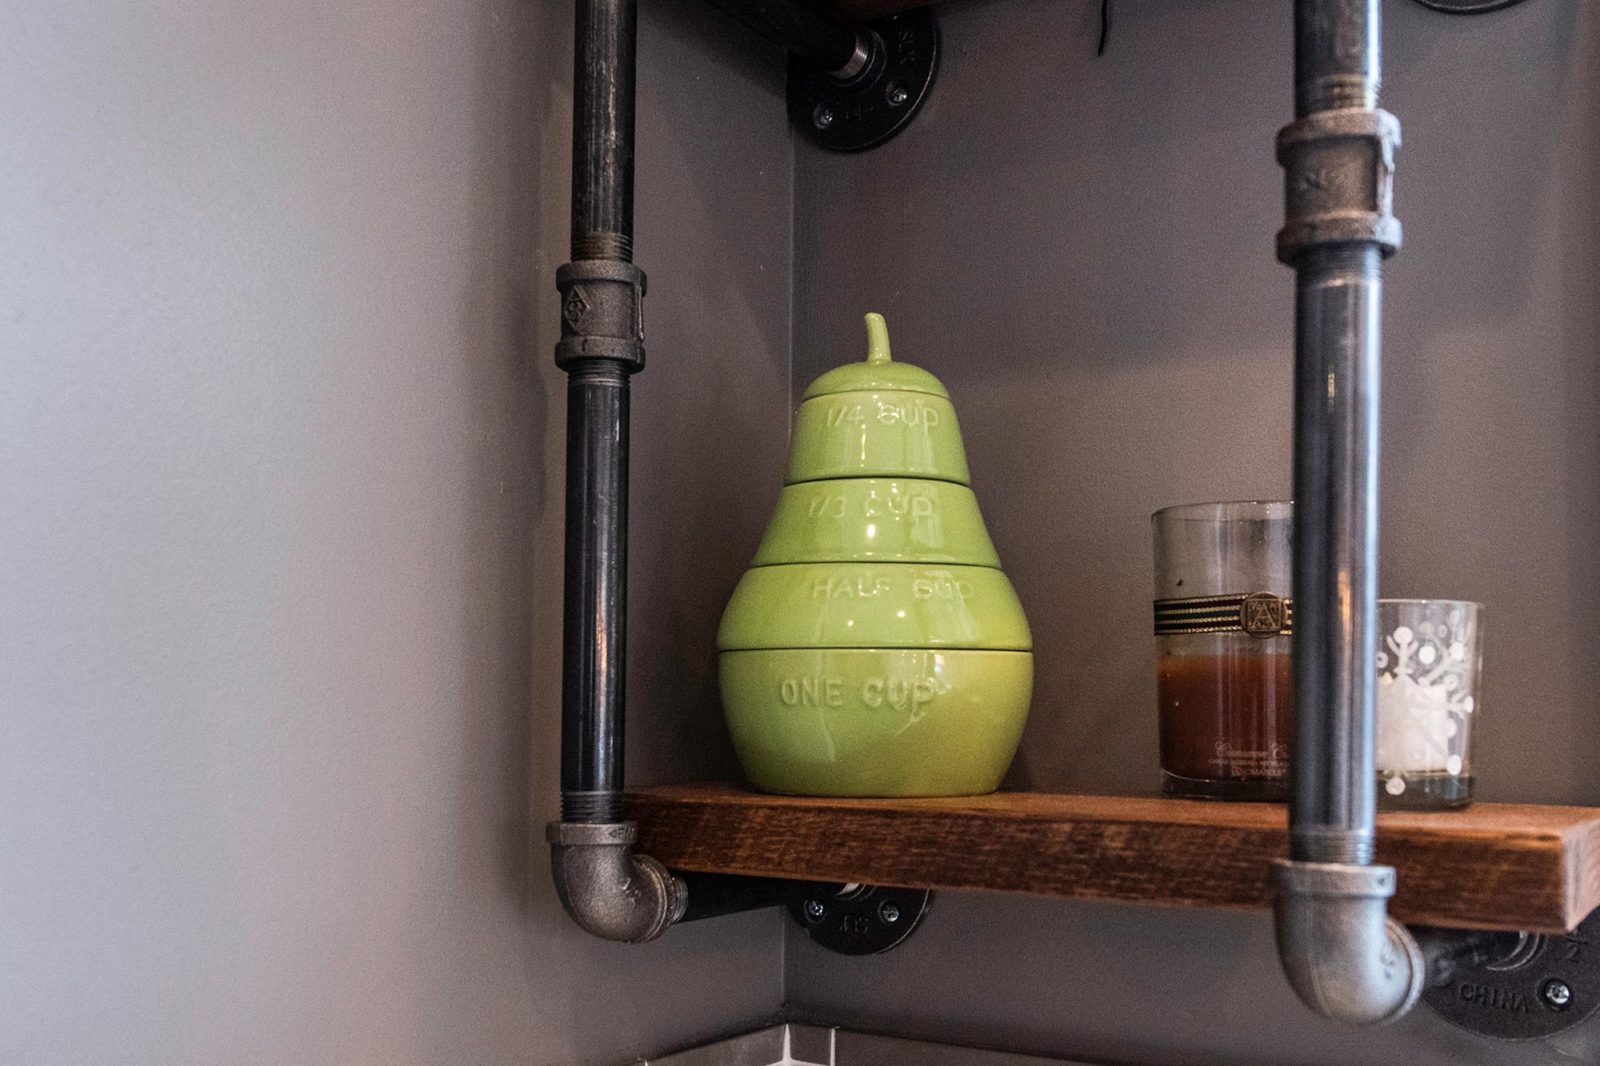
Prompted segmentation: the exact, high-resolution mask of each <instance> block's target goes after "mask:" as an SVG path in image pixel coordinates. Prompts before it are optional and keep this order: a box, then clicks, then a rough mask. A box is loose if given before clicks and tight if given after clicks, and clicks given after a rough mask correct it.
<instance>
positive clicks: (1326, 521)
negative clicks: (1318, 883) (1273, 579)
mask: <svg viewBox="0 0 1600 1066" xmlns="http://www.w3.org/2000/svg"><path fill="white" fill-rule="evenodd" d="M1297 275H1298V276H1297V284H1296V295H1295V422H1294V432H1295V451H1294V459H1295V462H1294V499H1295V544H1294V607H1295V611H1294V613H1295V630H1294V664H1295V707H1296V715H1295V723H1296V732H1295V747H1294V756H1293V758H1294V774H1293V777H1294V780H1293V785H1292V790H1291V802H1290V848H1291V850H1290V854H1291V857H1292V858H1295V859H1298V860H1301V861H1306V862H1348V863H1367V862H1371V861H1372V851H1373V817H1374V804H1375V789H1376V785H1375V782H1376V780H1377V775H1376V772H1375V771H1374V768H1373V713H1374V711H1373V683H1374V670H1373V658H1374V656H1375V655H1376V653H1377V637H1376V617H1375V616H1376V598H1377V570H1378V491H1377V490H1378V359H1379V349H1378V307H1379V298H1380V295H1381V291H1382V284H1383V283H1382V274H1381V266H1380V252H1379V250H1378V248H1377V247H1376V246H1375V245H1373V244H1369V243H1350V244H1337V245H1332V246H1329V247H1325V248H1319V249H1315V250H1312V251H1309V252H1307V253H1306V254H1305V255H1304V256H1302V257H1301V259H1300V260H1299V262H1298V263H1297Z"/></svg>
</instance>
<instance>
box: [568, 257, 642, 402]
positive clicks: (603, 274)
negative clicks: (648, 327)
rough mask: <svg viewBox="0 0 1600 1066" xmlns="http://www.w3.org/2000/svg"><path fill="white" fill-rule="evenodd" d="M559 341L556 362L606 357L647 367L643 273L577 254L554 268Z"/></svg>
mask: <svg viewBox="0 0 1600 1066" xmlns="http://www.w3.org/2000/svg"><path fill="white" fill-rule="evenodd" d="M556 288H557V289H559V290H560V291H561V340H560V342H559V343H558V344H557V345H556V365H557V366H559V367H561V368H562V369H563V370H568V369H571V368H572V366H573V365H574V364H576V363H580V362H584V361H588V360H595V359H604V360H607V361H609V362H614V363H620V364H622V368H623V370H624V371H626V372H627V373H630V374H632V373H636V372H638V371H639V370H642V369H644V294H645V274H644V271H643V270H640V269H639V268H638V267H636V266H634V265H633V264H632V263H621V262H616V261H614V260H610V259H579V260H577V261H575V262H571V263H565V264H563V265H562V266H561V267H559V268H558V269H557V270H556Z"/></svg>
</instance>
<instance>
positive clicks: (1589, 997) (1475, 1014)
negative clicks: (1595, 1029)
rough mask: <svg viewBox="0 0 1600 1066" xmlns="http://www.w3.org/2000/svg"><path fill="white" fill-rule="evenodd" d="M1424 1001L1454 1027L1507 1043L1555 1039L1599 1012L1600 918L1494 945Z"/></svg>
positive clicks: (1448, 973)
mask: <svg viewBox="0 0 1600 1066" xmlns="http://www.w3.org/2000/svg"><path fill="white" fill-rule="evenodd" d="M1422 998H1423V1001H1424V1002H1426V1003H1427V1004H1428V1006H1429V1007H1432V1008H1433V1010H1434V1011H1435V1012H1437V1013H1438V1014H1439V1015H1441V1016H1442V1017H1443V1018H1444V1019H1445V1020H1446V1021H1448V1022H1450V1024H1452V1025H1455V1026H1459V1027H1460V1028H1462V1029H1465V1030H1467V1031H1468V1032H1471V1033H1477V1034H1478V1035H1479V1036H1489V1037H1495V1038H1496V1039H1500V1040H1532V1039H1535V1038H1538V1037H1547V1036H1554V1035H1555V1034H1556V1033H1559V1032H1562V1031H1564V1030H1567V1029H1570V1028H1572V1027H1573V1026H1575V1025H1578V1024H1580V1023H1582V1022H1584V1021H1587V1020H1588V1019H1589V1018H1590V1017H1592V1016H1593V1015H1594V1013H1595V1010H1596V1008H1600V911H1595V912H1594V913H1592V914H1590V915H1589V917H1588V918H1586V919H1585V920H1584V922H1583V924H1581V925H1579V926H1578V928H1577V929H1574V930H1573V931H1572V932H1570V933H1566V934H1562V935H1549V936H1547V935H1544V934H1541V933H1523V934H1521V935H1520V936H1518V935H1516V934H1511V935H1510V936H1508V937H1506V938H1503V939H1500V940H1490V941H1487V942H1486V943H1485V944H1484V945H1483V946H1482V947H1481V948H1479V949H1478V950H1475V951H1473V952H1472V953H1471V954H1470V955H1468V956H1467V957H1466V958H1463V959H1457V960H1455V961H1454V962H1453V964H1452V965H1451V966H1450V967H1449V968H1448V969H1446V970H1445V971H1444V972H1442V973H1440V974H1439V977H1438V980H1437V981H1436V983H1434V984H1432V985H1431V986H1430V987H1429V988H1428V990H1427V991H1426V992H1425V993H1423V997H1422Z"/></svg>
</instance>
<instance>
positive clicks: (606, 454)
mask: <svg viewBox="0 0 1600 1066" xmlns="http://www.w3.org/2000/svg"><path fill="white" fill-rule="evenodd" d="M637 17H638V13H637V9H636V7H635V0H577V3H576V17H575V34H574V37H575V40H574V47H573V56H574V59H573V93H572V261H571V262H570V263H567V264H566V265H564V266H562V267H561V268H560V269H559V270H557V271H556V287H557V288H558V289H560V291H561V341H560V343H559V344H557V345H556V365H557V366H560V367H561V368H562V369H563V370H565V371H566V372H567V500H566V503H567V528H566V592H565V601H564V615H563V619H562V623H563V624H562V642H563V651H562V664H561V671H562V678H561V821H559V822H552V823H551V824H550V825H548V826H546V827H545V838H546V839H547V840H548V841H549V842H550V873H551V878H552V880H553V881H554V882H555V887H556V893H557V894H558V895H559V896H560V897H561V903H562V906H564V907H565V908H566V910H567V913H568V914H569V915H570V916H571V917H572V919H573V921H575V922H577V923H578V925H579V926H581V927H582V928H583V929H585V930H587V931H588V932H590V933H593V934H594V935H595V936H598V937H603V938H605V939H607V940H620V941H626V942H630V943H636V942H639V941H645V940H654V939H655V938H656V937H658V936H660V935H661V934H662V933H664V932H665V931H666V930H667V927H668V926H670V925H671V924H672V923H673V922H675V921H677V920H678V919H679V918H681V917H683V913H684V909H685V908H686V907H687V906H688V899H687V897H686V895H685V889H684V885H683V882H682V881H680V880H679V879H678V878H675V877H673V876H672V874H671V873H670V872H669V871H668V870H667V869H666V867H664V866H662V865H661V864H660V863H659V862H657V861H656V860H654V859H652V858H650V857H649V856H648V855H640V854H637V853H635V851H634V849H633V845H634V841H635V840H637V839H638V830H637V828H636V827H635V826H634V824H633V823H632V822H625V821H622V820H621V819H620V811H619V806H620V803H619V801H620V792H621V788H622V781H623V777H622V724H623V717H622V716H623V672H624V667H625V664H626V661H627V657H626V654H625V647H624V643H625V636H626V621H627V619H626V613H627V597H626V593H627V585H628V568H627V564H628V378H629V376H630V375H631V374H633V373H635V372H637V371H638V370H640V369H641V368H642V367H643V366H644V313H643V308H644V283H645V282H644V272H643V271H642V270H640V269H639V268H638V267H636V266H634V265H633V261H632V260H633V91H634V41H635V33H636V27H637Z"/></svg>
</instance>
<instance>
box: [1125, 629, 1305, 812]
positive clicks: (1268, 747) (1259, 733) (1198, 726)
mask: <svg viewBox="0 0 1600 1066" xmlns="http://www.w3.org/2000/svg"><path fill="white" fill-rule="evenodd" d="M1156 687H1157V700H1158V704H1159V708H1160V716H1161V721H1160V727H1161V728H1160V732H1161V767H1162V769H1163V770H1165V771H1166V773H1167V775H1168V780H1169V788H1168V791H1169V792H1178V793H1181V794H1183V795H1195V796H1215V797H1218V798H1230V799H1281V798H1285V797H1286V796H1287V788H1288V774H1289V744H1290V738H1291V730H1292V729H1293V724H1292V723H1293V719H1292V715H1291V709H1292V707H1293V705H1294V677H1293V673H1292V670H1291V668H1290V659H1289V656H1288V655H1287V654H1264V655H1258V654H1239V655H1226V654H1223V655H1205V654H1194V655H1185V654H1169V655H1162V656H1160V657H1159V658H1158V659H1157V661H1156ZM1174 777H1175V778H1179V779H1181V780H1179V781H1171V779H1172V778H1174Z"/></svg>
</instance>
